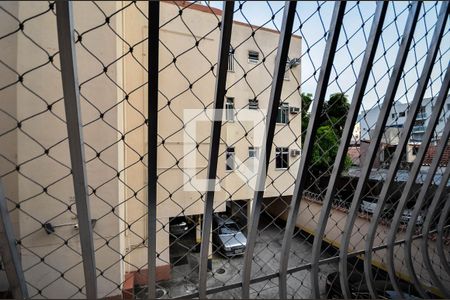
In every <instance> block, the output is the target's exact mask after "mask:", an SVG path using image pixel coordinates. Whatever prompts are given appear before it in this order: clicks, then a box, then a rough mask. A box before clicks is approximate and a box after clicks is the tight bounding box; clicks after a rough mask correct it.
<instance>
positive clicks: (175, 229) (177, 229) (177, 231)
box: [170, 217, 189, 237]
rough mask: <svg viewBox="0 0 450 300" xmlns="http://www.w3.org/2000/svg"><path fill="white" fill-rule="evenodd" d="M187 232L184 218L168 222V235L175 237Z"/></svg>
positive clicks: (187, 227)
mask: <svg viewBox="0 0 450 300" xmlns="http://www.w3.org/2000/svg"><path fill="white" fill-rule="evenodd" d="M188 230H189V224H188V222H187V220H186V219H185V218H182V217H179V218H175V219H174V220H173V221H171V222H170V233H171V234H172V235H174V236H176V237H179V236H182V235H184V234H185V233H186V232H187V231H188Z"/></svg>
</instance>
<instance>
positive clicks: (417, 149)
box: [412, 147, 419, 155]
mask: <svg viewBox="0 0 450 300" xmlns="http://www.w3.org/2000/svg"><path fill="white" fill-rule="evenodd" d="M417 153H419V147H413V148H412V154H413V155H417Z"/></svg>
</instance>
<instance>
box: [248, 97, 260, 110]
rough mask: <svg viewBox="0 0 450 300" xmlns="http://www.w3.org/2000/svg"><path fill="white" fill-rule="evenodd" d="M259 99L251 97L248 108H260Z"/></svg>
mask: <svg viewBox="0 0 450 300" xmlns="http://www.w3.org/2000/svg"><path fill="white" fill-rule="evenodd" d="M258 108H259V101H258V100H257V99H249V100H248V109H258Z"/></svg>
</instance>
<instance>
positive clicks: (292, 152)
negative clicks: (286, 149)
mask: <svg viewBox="0 0 450 300" xmlns="http://www.w3.org/2000/svg"><path fill="white" fill-rule="evenodd" d="M300 153H301V152H300V149H291V156H293V157H296V156H299V155H300Z"/></svg>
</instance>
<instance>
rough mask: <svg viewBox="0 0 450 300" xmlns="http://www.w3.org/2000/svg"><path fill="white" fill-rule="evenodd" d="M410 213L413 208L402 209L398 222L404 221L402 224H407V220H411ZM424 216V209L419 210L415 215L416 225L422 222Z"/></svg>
mask: <svg viewBox="0 0 450 300" xmlns="http://www.w3.org/2000/svg"><path fill="white" fill-rule="evenodd" d="M412 214H413V209H409V208H408V209H405V210H403V213H402V216H401V217H400V222H402V223H404V224H408V223H409V220H411V218H412ZM425 216H426V212H425V211H421V212H419V215H418V216H417V219H416V225H418V226H420V225H422V224H423V222H424V221H425Z"/></svg>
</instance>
